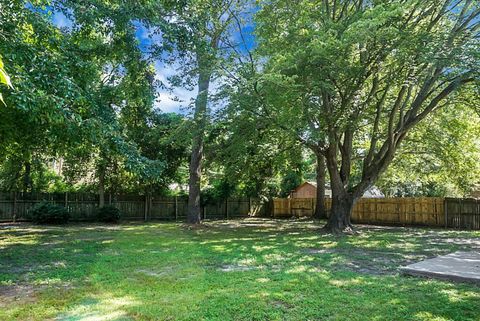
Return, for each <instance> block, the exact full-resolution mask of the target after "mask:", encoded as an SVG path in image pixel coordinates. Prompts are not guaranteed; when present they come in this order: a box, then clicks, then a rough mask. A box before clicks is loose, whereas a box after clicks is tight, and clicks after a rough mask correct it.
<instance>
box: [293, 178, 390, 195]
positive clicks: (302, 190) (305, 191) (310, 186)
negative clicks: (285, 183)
mask: <svg viewBox="0 0 480 321" xmlns="http://www.w3.org/2000/svg"><path fill="white" fill-rule="evenodd" d="M288 197H289V198H317V184H316V183H315V182H304V183H302V184H300V185H299V186H297V188H295V189H294V190H293V191H291V192H290V195H289V196H288ZM362 197H364V198H383V197H385V195H384V194H383V193H382V191H380V189H379V188H378V187H376V186H372V187H370V188H369V189H368V190H367V191H366V192H365V193H364V194H363V196H362ZM325 198H332V190H331V189H330V186H325Z"/></svg>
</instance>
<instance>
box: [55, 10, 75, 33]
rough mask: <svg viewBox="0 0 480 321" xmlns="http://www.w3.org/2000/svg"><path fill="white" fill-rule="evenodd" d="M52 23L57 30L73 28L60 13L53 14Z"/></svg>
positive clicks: (70, 22)
mask: <svg viewBox="0 0 480 321" xmlns="http://www.w3.org/2000/svg"><path fill="white" fill-rule="evenodd" d="M52 22H53V24H54V25H55V26H56V27H58V28H66V29H72V26H73V22H72V21H71V20H70V19H68V18H67V17H66V16H65V15H64V14H63V13H62V12H60V11H55V12H54V13H53V15H52Z"/></svg>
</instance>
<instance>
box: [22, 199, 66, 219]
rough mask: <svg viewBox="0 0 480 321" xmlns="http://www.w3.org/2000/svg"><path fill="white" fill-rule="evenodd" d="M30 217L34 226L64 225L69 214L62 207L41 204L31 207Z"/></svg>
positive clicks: (45, 203)
mask: <svg viewBox="0 0 480 321" xmlns="http://www.w3.org/2000/svg"><path fill="white" fill-rule="evenodd" d="M31 217H32V221H33V222H34V223H36V224H65V223H67V222H68V219H69V218H70V214H69V213H68V211H67V209H66V208H65V207H63V206H59V205H55V204H51V203H47V202H41V203H39V204H37V205H35V206H34V207H33V209H32V212H31Z"/></svg>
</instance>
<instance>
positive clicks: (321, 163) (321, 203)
mask: <svg viewBox="0 0 480 321" xmlns="http://www.w3.org/2000/svg"><path fill="white" fill-rule="evenodd" d="M315 155H316V156H317V205H316V206H315V214H314V217H315V218H317V219H319V218H324V217H326V213H325V156H323V154H322V153H320V152H318V151H317V152H315Z"/></svg>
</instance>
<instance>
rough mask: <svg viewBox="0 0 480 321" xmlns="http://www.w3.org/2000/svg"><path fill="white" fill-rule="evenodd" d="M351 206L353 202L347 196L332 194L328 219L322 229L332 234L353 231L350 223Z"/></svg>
mask: <svg viewBox="0 0 480 321" xmlns="http://www.w3.org/2000/svg"><path fill="white" fill-rule="evenodd" d="M353 204H354V202H353V200H352V198H351V197H350V196H349V195H348V194H342V195H335V193H333V194H332V209H331V211H330V217H329V218H328V222H327V224H326V225H325V227H324V228H325V229H326V230H327V231H329V232H332V233H334V234H340V233H343V232H345V231H353V226H352V223H351V221H350V217H351V215H352V209H353Z"/></svg>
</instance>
